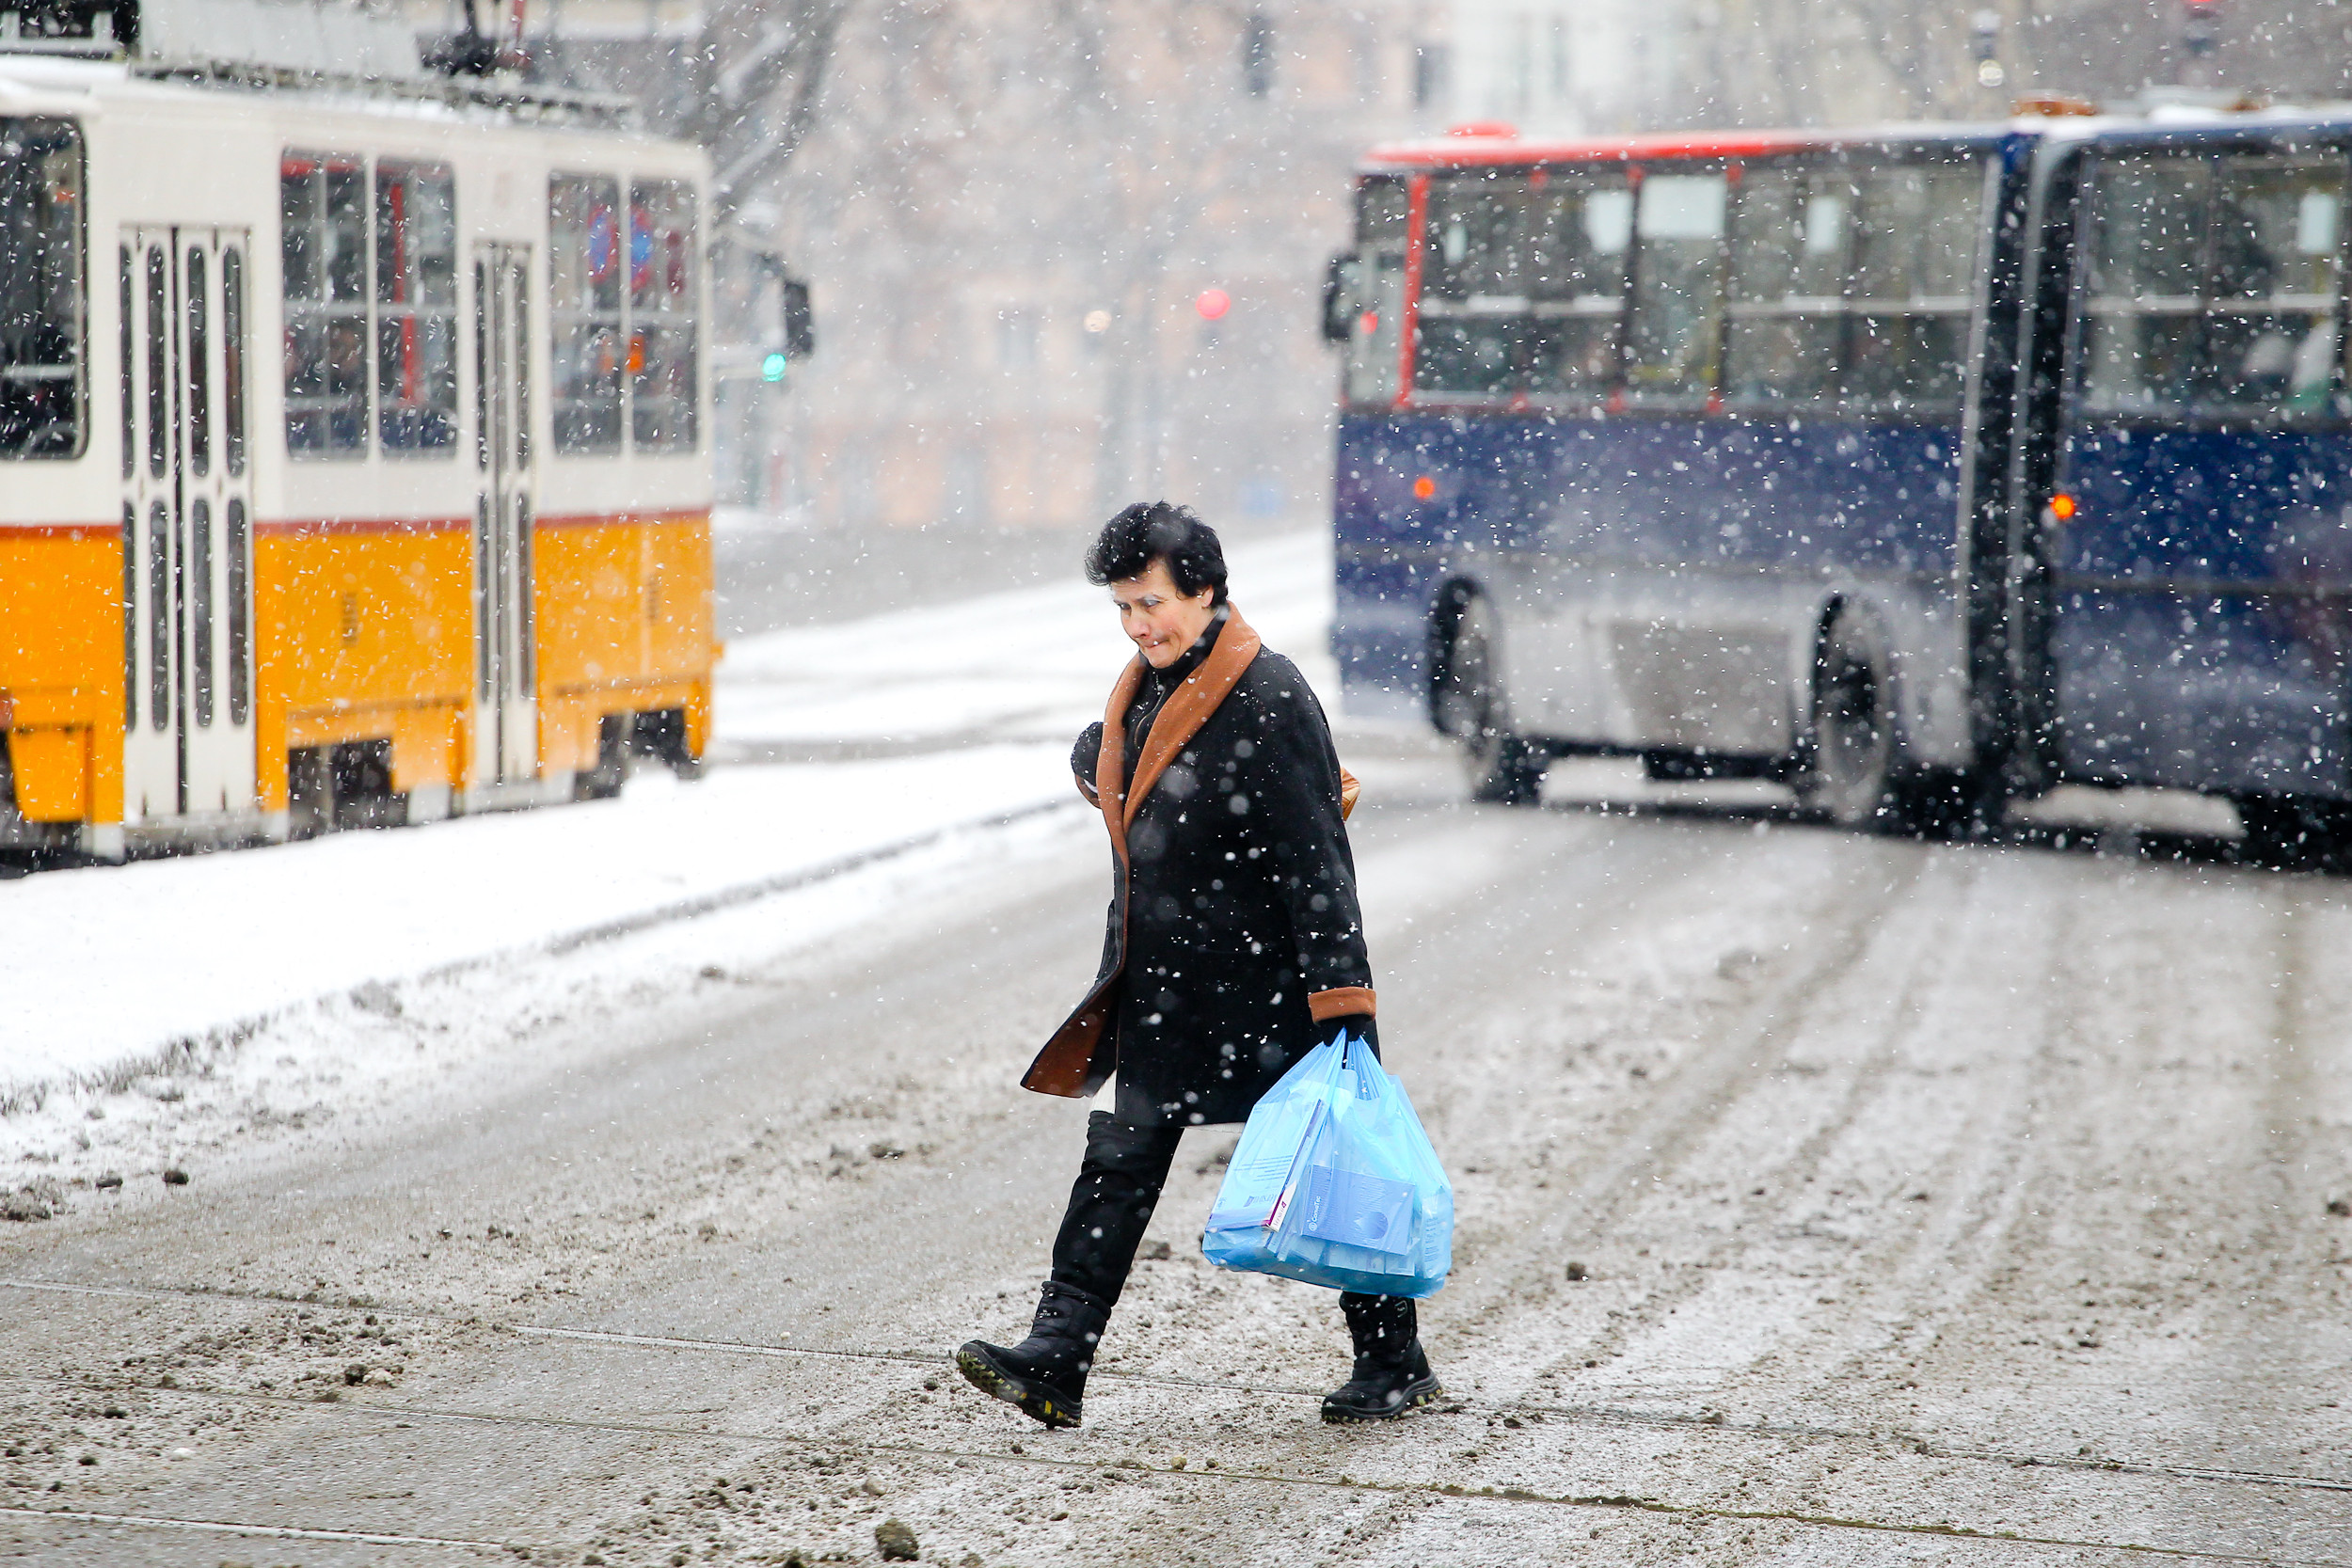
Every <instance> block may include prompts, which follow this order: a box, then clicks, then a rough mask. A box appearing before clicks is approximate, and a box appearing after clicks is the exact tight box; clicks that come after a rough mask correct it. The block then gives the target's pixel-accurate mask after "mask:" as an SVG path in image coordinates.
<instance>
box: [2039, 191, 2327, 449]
mask: <svg viewBox="0 0 2352 1568" xmlns="http://www.w3.org/2000/svg"><path fill="white" fill-rule="evenodd" d="M2344 198H2345V177H2344V165H2343V163H2342V161H2341V160H2340V159H2336V158H2329V159H2325V160H2322V159H2299V158H2291V157H2279V156H2273V155H2265V154H2233V155H2225V156H2222V157H2220V158H2204V157H2188V156H2178V155H2174V156H2155V157H2144V158H2116V159H2109V160H2106V161H2105V162H2104V163H2103V164H2102V165H2101V166H2100V167H2099V168H2098V170H2097V171H2096V174H2095V176H2094V178H2093V180H2092V181H2091V182H2090V184H2089V186H2088V192H2087V196H2086V199H2085V203H2084V206H2083V209H2082V211H2083V214H2084V228H2085V230H2086V232H2085V233H2084V236H2083V240H2082V253H2083V256H2084V267H2083V293H2084V306H2083V310H2082V323H2083V325H2082V335H2081V340H2080V341H2081V348H2080V354H2079V359H2080V364H2081V367H2082V369H2081V379H2082V400H2083V404H2084V406H2085V408H2086V410H2087V411H2090V412H2094V413H2103V414H2110V415H2125V416H2147V417H2176V418H2178V417H2186V418H2223V419H2245V418H2249V417H2251V418H2262V417H2266V416H2271V415H2296V414H2301V415H2309V414H2314V413H2319V412H2323V411H2325V410H2328V408H2329V407H2330V406H2331V404H2332V403H2333V400H2334V398H2335V395H2336V393H2337V391H2338V386H2339V381H2338V375H2339V372H2338V360H2339V358H2340V338H2341V332H2340V328H2339V325H2338V296H2339V293H2340V292H2341V278H2340V272H2341V260H2340V258H2341V249H2342V235H2341V230H2342V226H2343V214H2344Z"/></svg>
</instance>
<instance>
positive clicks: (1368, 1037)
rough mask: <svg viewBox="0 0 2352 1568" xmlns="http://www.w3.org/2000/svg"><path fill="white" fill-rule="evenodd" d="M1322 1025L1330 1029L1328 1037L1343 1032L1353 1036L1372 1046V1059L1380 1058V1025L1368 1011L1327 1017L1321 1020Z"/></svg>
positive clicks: (1334, 1036)
mask: <svg viewBox="0 0 2352 1568" xmlns="http://www.w3.org/2000/svg"><path fill="white" fill-rule="evenodd" d="M1323 1027H1325V1028H1326V1029H1328V1030H1329V1031H1331V1033H1330V1036H1329V1037H1330V1038H1332V1039H1337V1038H1339V1037H1340V1036H1341V1034H1342V1033H1343V1032H1344V1033H1346V1034H1349V1035H1352V1036H1354V1037H1356V1038H1358V1039H1359V1040H1361V1041H1363V1042H1364V1043H1365V1044H1366V1045H1368V1046H1370V1047H1372V1056H1373V1060H1375V1061H1378V1060H1379V1059H1380V1025H1379V1023H1378V1022H1376V1021H1375V1020H1374V1018H1373V1016H1372V1015H1371V1014H1370V1013H1349V1014H1348V1015H1347V1016H1346V1017H1344V1018H1327V1019H1325V1020H1324V1021H1323Z"/></svg>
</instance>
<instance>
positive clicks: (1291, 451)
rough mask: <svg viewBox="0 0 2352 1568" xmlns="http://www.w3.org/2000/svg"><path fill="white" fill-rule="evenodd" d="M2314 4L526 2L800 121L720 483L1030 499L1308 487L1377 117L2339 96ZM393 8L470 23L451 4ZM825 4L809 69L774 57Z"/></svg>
mask: <svg viewBox="0 0 2352 1568" xmlns="http://www.w3.org/2000/svg"><path fill="white" fill-rule="evenodd" d="M2296 3H2297V0H2207V3H2204V4H2185V3H2184V0H1982V4H1980V5H1978V6H1975V7H1969V6H1959V7H1943V8H1934V7H1926V6H1922V5H1920V4H1918V3H1917V0H1354V3H1344V0H1233V3H1230V4H1221V5H1215V6H1211V5H1204V4H1198V3H1193V0H707V5H706V4H704V3H701V0H541V4H540V7H539V8H538V9H537V10H536V11H535V12H533V13H532V51H531V61H532V64H531V69H532V71H533V72H534V73H535V74H538V75H541V76H545V77H553V78H559V79H561V80H562V81H564V83H565V84H566V85H568V86H573V87H585V88H600V89H604V90H612V91H617V92H624V93H628V94H630V95H632V96H636V97H638V98H640V99H641V100H643V101H644V103H646V105H647V109H648V114H649V118H650V119H652V120H653V122H654V123H656V124H658V125H660V126H661V127H663V128H665V129H668V130H672V131H675V132H677V133H678V134H683V135H697V136H700V137H702V138H703V139H705V140H706V141H707V142H710V143H711V144H712V145H713V146H714V148H716V149H717V150H718V152H719V162H720V164H721V166H722V167H737V168H740V167H743V166H745V164H744V160H745V159H746V158H747V157H751V156H753V155H754V154H755V153H756V152H757V150H758V149H760V148H761V147H763V146H767V145H770V144H782V143H789V144H790V145H789V151H790V156H789V158H788V161H787V160H782V159H779V160H777V161H776V166H775V167H774V168H773V169H767V170H763V169H755V170H754V171H753V172H754V175H755V177H754V178H751V179H749V180H747V181H746V182H742V183H741V185H740V187H739V188H737V189H735V190H733V191H732V192H731V193H730V195H729V198H728V199H727V201H726V202H724V203H723V211H722V212H721V214H720V219H721V221H720V223H719V227H718V231H717V232H716V233H715V234H714V235H713V236H712V240H713V244H714V256H715V257H716V258H717V259H718V261H719V262H720V273H721V277H720V286H721V290H720V292H721V294H722V298H723V300H732V301H735V302H737V303H735V304H732V305H728V306H724V307H723V309H722V310H721V311H720V312H719V313H720V315H721V317H722V322H723V330H724V324H728V323H732V324H733V325H734V326H735V327H736V328H737V330H738V335H739V336H741V337H743V338H744V339H745V340H746V344H749V343H751V342H752V341H754V340H756V339H758V338H760V337H762V336H763V335H766V336H772V328H771V325H768V324H765V323H764V322H763V321H761V320H759V319H755V318H760V317H762V316H763V315H764V314H767V313H771V310H770V308H769V307H767V306H766V305H764V304H761V303H759V302H758V298H757V294H756V290H755V288H754V287H752V285H753V284H754V283H755V282H756V279H755V277H753V276H752V275H753V272H754V271H755V269H753V268H750V267H749V266H748V264H747V261H748V259H750V258H753V257H755V254H756V253H757V252H760V251H763V250H766V251H772V252H774V253H777V254H780V255H781V256H782V257H784V258H785V259H786V261H787V262H788V264H789V265H790V266H791V267H792V268H793V270H794V271H796V272H798V273H800V274H802V275H803V276H805V277H807V278H808V279H809V280H810V282H811V283H812V285H813V289H814V293H815V300H816V307H817V318H818V353H817V355H816V356H815V357H814V358H813V359H812V360H810V361H809V362H806V363H796V364H794V365H793V366H792V367H791V368H790V371H789V372H788V376H787V381H786V382H785V383H784V384H783V385H782V386H771V385H767V384H763V383H760V382H759V381H758V380H757V378H756V377H755V375H752V374H750V373H749V372H747V370H746V369H745V366H746V364H747V363H749V361H746V360H745V359H744V356H743V354H742V352H741V350H742V348H743V347H744V346H745V345H737V351H736V352H735V354H734V357H733V359H732V360H731V361H730V368H729V369H728V371H727V376H728V379H727V381H726V382H725V384H724V385H723V387H722V389H721V393H720V407H719V409H718V410H717V417H716V419H715V420H714V425H715V428H717V429H718V430H719V431H720V433H721V452H720V457H721V473H720V482H721V487H722V495H723V498H725V499H728V500H730V501H732V502H733V503H734V504H736V505H738V506H740V507H744V508H747V509H749V510H752V511H755V512H758V513H763V514H768V515H773V516H776V517H779V518H788V519H793V520H796V521H798V522H801V523H804V524H807V525H812V526H827V527H844V528H863V527H872V526H883V527H931V526H946V527H958V528H989V529H1020V528H1031V527H1057V528H1066V527H1074V526H1077V525H1079V524H1081V523H1083V522H1085V521H1087V520H1089V519H1091V518H1097V517H1100V516H1101V515H1104V513H1105V512H1106V511H1107V510H1109V509H1111V508H1113V507H1115V506H1117V505H1120V504H1122V503H1124V502H1125V501H1128V500H1131V499H1137V498H1145V497H1160V496H1166V497H1168V498H1170V499H1181V500H1185V501H1188V502H1191V503H1193V504H1196V505H1198V506H1199V507H1200V508H1201V510H1202V511H1203V512H1204V513H1205V514H1206V515H1209V516H1211V517H1213V518H1218V519H1224V520H1229V521H1242V522H1245V523H1247V522H1252V521H1259V522H1272V521H1276V520H1283V519H1290V520H1305V519H1308V518H1311V517H1313V516H1316V515H1321V514H1322V513H1323V511H1324V509H1325V507H1326V502H1327V487H1328V483H1329V476H1328V467H1329V455H1330V410H1331V406H1332V403H1333V389H1334V388H1333V379H1334V373H1335V372H1334V366H1333V363H1332V361H1331V359H1330V357H1329V356H1328V355H1327V351H1326V350H1325V348H1324V347H1323V345H1322V343H1321V342H1320V341H1319V338H1318V336H1317V332H1316V313H1317V305H1318V297H1319V291H1320V286H1321V280H1322V275H1323V264H1324V261H1325V258H1326V257H1327V255H1328V254H1329V253H1330V252H1331V251H1333V250H1334V249H1337V248H1339V247H1340V246H1341V245H1343V244H1344V243H1345V240H1346V236H1347V230H1348V224H1349V214H1348V203H1347V194H1348V171H1349V168H1350V166H1351V164H1352V163H1353V161H1354V159H1355V158H1356V156H1357V155H1358V154H1359V152H1360V151H1361V150H1362V149H1363V148H1364V147H1366V146H1368V145H1370V144H1372V143H1374V142H1376V141H1379V140H1383V139H1389V138H1392V137H1401V136H1417V135H1436V134H1439V133H1440V132H1441V131H1442V130H1443V129H1444V128H1445V127H1447V126H1448V125H1451V124H1454V123H1458V122H1462V121H1466V120H1487V121H1493V120H1502V121H1506V122H1510V123H1512V124H1515V125H1518V126H1519V127H1521V128H1522V129H1524V130H1526V131H1528V132H1530V133H1534V134H1558V135H1576V134H1586V133H1591V134H1609V133H1615V132H1621V131H1633V130H1643V129H1652V128H1658V127H1662V126H1675V125H1689V126H1708V125H1717V126H1736V125H1763V124H1794V125H1804V124H1823V123H1852V122H1856V121H1869V120H1895V119H1921V118H1927V119H1952V118H1980V117H1987V116H1994V115H1998V114H2002V113H2005V112H2007V110H2008V108H2009V106H2010V103H2011V102H2012V100H2013V99H2014V98H2016V97H2018V96H2020V95H2025V94H2033V93H2071V94H2079V95H2087V96H2091V97H2097V98H2104V99H2106V100H2109V101H2118V100H2122V99H2128V98H2129V97H2131V96H2132V95H2134V94H2135V93H2137V92H2138V91H2139V89H2140V88H2141V87H2142V86H2143V85H2144V84H2146V83H2150V82H2157V83H2169V82H2182V81H2200V80H2210V81H2213V82H2216V83H2226V84H2228V85H2230V86H2233V87H2247V88H2249V89H2252V90H2254V91H2257V92H2264V93H2270V94H2275V95H2284V96H2295V95H2302V96H2328V97H2332V96H2339V95H2341V94H2342V93H2343V92H2344V90H2345V87H2346V75H2345V73H2346V70H2347V62H2352V50H2347V48H2346V43H2347V41H2348V40H2352V34H2347V27H2352V19H2347V17H2346V16H2345V15H2344V14H2342V13H2344V12H2345V11H2347V10H2352V8H2344V7H2326V8H2306V9H2305V10H2304V11H2302V12H2298V11H2297V9H2296ZM411 4H412V6H413V7H414V9H413V10H412V13H411V14H412V15H413V16H415V17H416V19H417V20H418V22H419V24H420V25H421V27H424V28H426V29H427V30H432V29H435V28H440V29H444V30H448V29H454V28H456V27H457V26H458V25H460V18H461V16H462V12H461V10H460V9H459V7H460V5H461V4H462V0H411ZM2199 29H2203V32H2202V34H2201V33H2200V31H2199ZM820 33H821V35H822V41H823V44H824V47H823V49H822V50H821V51H818V53H817V54H816V55H812V56H811V58H812V59H813V60H814V65H813V66H812V65H811V64H810V62H809V61H805V60H804V61H803V62H802V64H801V66H799V67H798V68H796V71H797V74H795V73H793V72H787V73H786V74H785V76H783V77H779V78H777V79H776V80H774V81H771V80H769V79H768V78H766V77H762V76H759V75H758V72H759V71H761V70H763V69H766V66H765V65H764V64H763V62H770V63H772V61H773V60H774V59H775V58H776V57H777V51H778V50H779V49H780V48H782V47H783V46H784V45H785V44H786V43H788V42H789V41H790V40H794V39H802V40H806V39H809V38H812V37H817V36H818V35H819V34H820ZM812 70H813V71H816V72H818V73H819V74H815V75H813V74H811V71H812ZM747 82H749V83H750V84H751V85H750V86H749V87H746V85H745V84H746V83H747ZM812 89H813V90H812ZM795 94H797V95H798V96H797V97H795V96H794V95H795ZM787 100H790V103H787ZM803 111H804V112H803ZM796 116H797V118H796ZM1204 307H1206V308H1205V309H1204Z"/></svg>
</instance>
